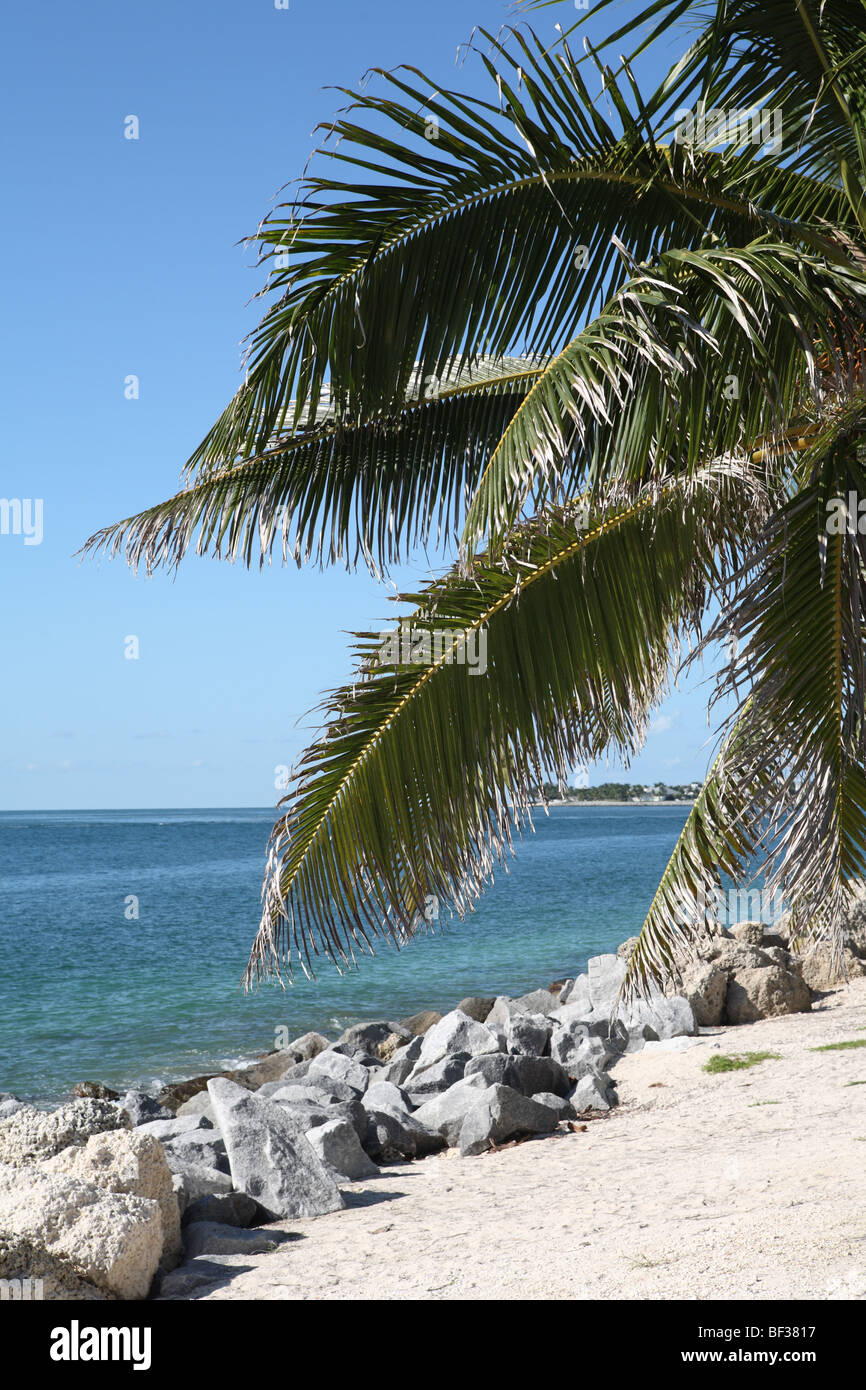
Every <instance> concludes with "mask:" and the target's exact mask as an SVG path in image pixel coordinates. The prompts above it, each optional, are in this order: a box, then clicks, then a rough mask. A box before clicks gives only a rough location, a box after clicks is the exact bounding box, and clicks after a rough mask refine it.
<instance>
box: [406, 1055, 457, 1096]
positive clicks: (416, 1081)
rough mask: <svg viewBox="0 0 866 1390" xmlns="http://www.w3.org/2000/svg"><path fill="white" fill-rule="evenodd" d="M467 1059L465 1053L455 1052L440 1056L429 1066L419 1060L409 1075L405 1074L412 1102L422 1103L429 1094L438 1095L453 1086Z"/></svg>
mask: <svg viewBox="0 0 866 1390" xmlns="http://www.w3.org/2000/svg"><path fill="white" fill-rule="evenodd" d="M468 1061H469V1057H468V1054H467V1053H465V1052H457V1053H454V1054H451V1055H449V1056H447V1057H440V1059H439V1061H438V1062H434V1063H433V1064H432V1066H429V1067H424V1066H422V1065H421V1063H420V1062H419V1064H418V1066H417V1067H416V1068H415V1070H414V1071H413V1072H412V1074H411V1076H407V1078H406V1082H405V1086H406V1090H407V1092H408V1093H409V1096H410V1098H411V1102H412V1104H413V1105H423V1103H424V1101H425V1100H428V1099H429V1098H430V1096H436V1095H440V1094H441V1093H442V1091H447V1090H448V1087H449V1086H453V1085H454V1082H455V1081H459V1080H460V1078H461V1076H462V1075H463V1073H464V1071H465V1070H466V1063H467V1062H468Z"/></svg>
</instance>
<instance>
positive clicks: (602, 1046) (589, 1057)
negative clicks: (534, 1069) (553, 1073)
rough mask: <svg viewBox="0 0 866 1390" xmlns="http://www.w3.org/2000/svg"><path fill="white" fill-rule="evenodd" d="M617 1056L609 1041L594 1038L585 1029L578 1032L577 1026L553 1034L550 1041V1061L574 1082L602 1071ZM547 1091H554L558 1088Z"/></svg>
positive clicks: (617, 1051) (617, 1053)
mask: <svg viewBox="0 0 866 1390" xmlns="http://www.w3.org/2000/svg"><path fill="white" fill-rule="evenodd" d="M619 1055H620V1053H619V1050H618V1049H617V1048H614V1047H613V1046H612V1045H611V1043H610V1041H609V1039H606V1038H599V1037H594V1036H593V1035H592V1034H590V1033H589V1032H588V1031H585V1028H584V1031H579V1030H578V1027H577V1025H575V1026H574V1027H573V1028H572V1029H570V1030H569V1031H565V1030H563V1031H561V1032H558V1033H555V1034H554V1036H553V1038H552V1040H551V1056H552V1059H553V1060H554V1061H555V1062H558V1063H559V1065H560V1067H561V1068H562V1070H563V1071H564V1072H565V1073H566V1074H567V1075H568V1076H571V1077H574V1079H575V1080H577V1079H578V1078H579V1077H581V1076H585V1075H586V1073H587V1072H590V1071H604V1070H605V1068H606V1067H608V1066H609V1065H610V1063H611V1062H612V1061H613V1060H614V1058H615V1057H618V1056H619ZM548 1089H550V1090H552V1091H556V1090H558V1087H556V1086H551V1087H549V1088H548Z"/></svg>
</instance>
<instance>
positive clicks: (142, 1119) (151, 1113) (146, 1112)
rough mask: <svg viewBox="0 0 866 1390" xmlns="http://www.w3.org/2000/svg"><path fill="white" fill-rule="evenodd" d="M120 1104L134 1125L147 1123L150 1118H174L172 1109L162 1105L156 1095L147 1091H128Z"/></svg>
mask: <svg viewBox="0 0 866 1390" xmlns="http://www.w3.org/2000/svg"><path fill="white" fill-rule="evenodd" d="M120 1106H121V1109H122V1110H125V1111H126V1113H127V1115H128V1116H129V1118H130V1120H131V1121H132V1124H133V1126H134V1127H137V1126H138V1125H143V1124H146V1123H147V1122H148V1120H170V1119H172V1118H173V1117H172V1113H171V1111H170V1110H168V1109H166V1107H165V1106H164V1105H160V1103H159V1101H158V1100H157V1098H156V1096H152V1095H149V1094H148V1092H147V1091H127V1092H126V1095H125V1096H123V1098H122V1100H121V1102H120Z"/></svg>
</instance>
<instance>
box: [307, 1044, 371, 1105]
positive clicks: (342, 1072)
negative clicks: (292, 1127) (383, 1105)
mask: <svg viewBox="0 0 866 1390" xmlns="http://www.w3.org/2000/svg"><path fill="white" fill-rule="evenodd" d="M377 1065H378V1064H377ZM307 1076H308V1077H311V1078H312V1077H315V1078H319V1077H328V1078H331V1079H333V1080H336V1081H344V1082H345V1083H346V1085H347V1086H351V1087H352V1090H353V1091H356V1092H357V1094H358V1095H363V1093H364V1092H365V1091H366V1089H367V1087H368V1086H369V1084H370V1080H371V1076H372V1069H369V1068H368V1067H366V1066H363V1065H362V1064H361V1063H360V1062H358V1061H356V1060H355V1058H354V1057H347V1056H346V1054H345V1053H344V1052H337V1051H335V1050H334V1049H333V1048H328V1050H327V1052H320V1053H319V1055H318V1057H315V1058H314V1059H313V1061H312V1062H311V1064H310V1069H309V1071H308V1072H307Z"/></svg>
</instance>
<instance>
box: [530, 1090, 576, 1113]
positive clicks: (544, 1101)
mask: <svg viewBox="0 0 866 1390" xmlns="http://www.w3.org/2000/svg"><path fill="white" fill-rule="evenodd" d="M532 1099H533V1100H534V1101H536V1102H537V1103H538V1104H539V1105H549V1106H550V1108H551V1110H553V1111H554V1112H555V1114H556V1118H557V1120H573V1119H574V1108H573V1106H572V1104H571V1101H570V1100H569V1099H568V1098H567V1097H566V1096H555V1095H554V1094H553V1092H552V1091H536V1093H535V1095H534V1096H533V1097H532Z"/></svg>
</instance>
